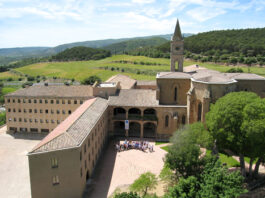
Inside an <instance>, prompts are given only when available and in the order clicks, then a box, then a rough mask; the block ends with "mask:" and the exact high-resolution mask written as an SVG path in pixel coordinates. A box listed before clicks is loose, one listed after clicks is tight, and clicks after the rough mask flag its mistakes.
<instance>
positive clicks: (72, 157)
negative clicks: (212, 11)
mask: <svg viewBox="0 0 265 198" xmlns="http://www.w3.org/2000/svg"><path fill="white" fill-rule="evenodd" d="M183 59H184V41H183V38H182V35H181V30H180V26H179V23H178V22H177V25H176V29H175V32H174V35H173V37H172V41H171V72H160V73H158V74H157V76H156V80H155V81H136V80H134V79H131V78H129V77H127V76H124V75H116V76H113V77H111V78H110V79H109V80H107V81H106V82H103V83H100V84H97V83H95V84H94V85H93V86H85V85H82V86H81V85H80V86H74V85H73V86H50V85H46V86H45V85H43V86H40V85H36V86H31V87H28V88H24V89H21V90H18V91H16V92H13V93H10V94H7V95H6V96H5V105H6V112H7V113H6V118H7V119H6V120H7V130H8V132H9V133H21V134H25V135H26V134H29V133H30V134H44V135H46V137H45V138H44V139H43V140H42V141H41V142H40V143H39V144H38V145H36V146H35V148H33V150H32V151H31V152H30V153H28V159H29V170H30V181H31V192H32V197H33V198H42V197H43V198H46V197H49V198H53V197H54V198H60V197H63V198H67V197H69V198H70V197H82V194H83V191H84V188H85V186H86V182H87V180H88V179H89V178H90V176H91V174H92V173H93V170H94V168H95V165H96V162H97V160H98V158H99V156H100V154H101V151H102V148H103V146H104V144H105V142H106V141H107V140H108V138H109V137H113V136H118V137H133V138H148V139H154V140H160V141H166V140H168V139H169V137H170V136H171V135H172V134H173V133H174V132H175V131H176V130H177V129H178V128H180V127H181V126H183V125H185V124H189V123H193V122H197V121H201V122H204V121H205V114H206V113H207V112H208V111H209V108H210V104H211V103H215V102H216V100H217V99H218V98H220V97H222V96H224V95H225V94H227V93H229V92H234V91H251V92H255V93H256V94H258V95H259V96H260V97H262V98H263V97H265V78H264V77H262V76H258V75H256V74H250V73H220V72H217V71H213V70H208V69H205V68H203V67H200V66H198V65H193V66H189V67H185V68H184V69H183ZM175 63H177V69H175ZM125 122H126V124H125ZM127 123H128V124H127Z"/></svg>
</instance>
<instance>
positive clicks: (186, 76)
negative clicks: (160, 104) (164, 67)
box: [156, 72, 191, 79]
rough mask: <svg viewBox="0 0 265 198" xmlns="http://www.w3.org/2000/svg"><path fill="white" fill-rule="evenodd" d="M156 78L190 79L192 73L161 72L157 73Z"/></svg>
mask: <svg viewBox="0 0 265 198" xmlns="http://www.w3.org/2000/svg"><path fill="white" fill-rule="evenodd" d="M156 78H160V79H168V78H173V79H174V78H175V79H190V78H191V75H190V74H187V73H184V72H160V73H157V75H156Z"/></svg>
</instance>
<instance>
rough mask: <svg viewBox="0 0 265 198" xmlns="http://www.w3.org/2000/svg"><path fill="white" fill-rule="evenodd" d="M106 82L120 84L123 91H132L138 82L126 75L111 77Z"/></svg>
mask: <svg viewBox="0 0 265 198" xmlns="http://www.w3.org/2000/svg"><path fill="white" fill-rule="evenodd" d="M106 82H114V83H118V82H120V86H121V89H131V88H132V87H133V86H134V85H135V83H136V80H134V79H132V78H130V77H129V76H126V75H122V74H117V75H115V76H112V77H110V78H109V79H108V80H107V81H106Z"/></svg>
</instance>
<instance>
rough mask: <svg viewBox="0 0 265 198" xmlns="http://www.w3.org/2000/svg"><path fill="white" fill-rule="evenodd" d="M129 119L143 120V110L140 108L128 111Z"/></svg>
mask: <svg viewBox="0 0 265 198" xmlns="http://www.w3.org/2000/svg"><path fill="white" fill-rule="evenodd" d="M128 117H129V119H131V120H139V119H141V110H140V109H138V108H130V109H129V111H128Z"/></svg>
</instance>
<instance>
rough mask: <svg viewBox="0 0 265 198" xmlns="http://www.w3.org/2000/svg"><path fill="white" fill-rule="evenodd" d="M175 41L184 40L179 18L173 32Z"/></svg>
mask: <svg viewBox="0 0 265 198" xmlns="http://www.w3.org/2000/svg"><path fill="white" fill-rule="evenodd" d="M172 40H173V41H181V40H182V35H181V30H180V26H179V20H177V24H176V27H175V32H174V34H173V38H172Z"/></svg>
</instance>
